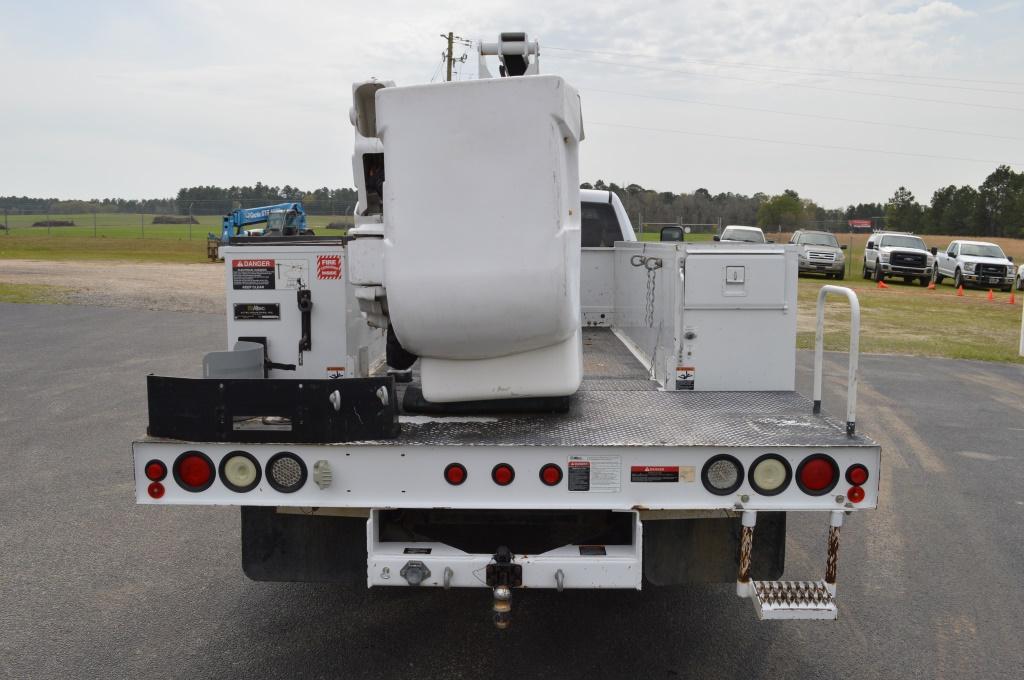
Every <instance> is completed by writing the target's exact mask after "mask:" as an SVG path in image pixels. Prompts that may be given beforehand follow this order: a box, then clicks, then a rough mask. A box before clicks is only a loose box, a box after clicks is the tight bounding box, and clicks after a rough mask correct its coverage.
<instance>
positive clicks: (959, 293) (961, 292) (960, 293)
mask: <svg viewBox="0 0 1024 680" xmlns="http://www.w3.org/2000/svg"><path fill="white" fill-rule="evenodd" d="M956 296H957V297H963V296H964V287H963V286H960V287H959V288H957V289H956Z"/></svg>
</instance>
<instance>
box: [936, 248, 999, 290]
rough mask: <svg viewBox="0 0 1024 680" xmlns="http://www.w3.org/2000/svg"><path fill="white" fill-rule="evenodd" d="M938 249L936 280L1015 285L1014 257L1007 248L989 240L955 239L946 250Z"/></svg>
mask: <svg viewBox="0 0 1024 680" xmlns="http://www.w3.org/2000/svg"><path fill="white" fill-rule="evenodd" d="M933 252H934V253H935V283H942V281H943V279H945V278H947V277H948V278H951V279H953V285H954V286H956V287H957V288H959V287H960V286H969V285H976V286H984V287H991V288H1001V289H1002V290H1003V292H1009V290H1010V289H1011V288H1012V287H1013V279H1014V275H1015V272H1014V266H1013V259H1012V258H1010V257H1007V256H1006V254H1005V253H1004V252H1003V249H1002V248H1000V247H999V246H997V245H996V244H995V243H988V242H987V241H953V242H952V243H950V244H949V247H947V248H946V251H945V252H938V251H937V250H935V249H933Z"/></svg>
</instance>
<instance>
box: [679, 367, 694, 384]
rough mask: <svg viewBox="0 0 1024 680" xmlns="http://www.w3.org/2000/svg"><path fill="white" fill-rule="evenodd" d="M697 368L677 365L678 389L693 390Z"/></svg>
mask: <svg viewBox="0 0 1024 680" xmlns="http://www.w3.org/2000/svg"><path fill="white" fill-rule="evenodd" d="M696 377H697V369H696V368H694V367H693V366H676V389H677V390H692V389H693V383H694V380H695V379H696Z"/></svg>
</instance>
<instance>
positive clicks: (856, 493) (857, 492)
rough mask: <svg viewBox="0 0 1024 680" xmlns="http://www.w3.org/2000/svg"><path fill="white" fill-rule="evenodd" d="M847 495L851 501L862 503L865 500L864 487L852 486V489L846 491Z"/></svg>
mask: <svg viewBox="0 0 1024 680" xmlns="http://www.w3.org/2000/svg"><path fill="white" fill-rule="evenodd" d="M846 497H847V498H849V499H850V502H851V503H860V502H861V501H862V500H864V489H862V488H861V487H859V486H851V487H850V490H849V491H847V492H846Z"/></svg>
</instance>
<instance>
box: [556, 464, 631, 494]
mask: <svg viewBox="0 0 1024 680" xmlns="http://www.w3.org/2000/svg"><path fill="white" fill-rule="evenodd" d="M568 467H569V491H593V492H595V493H602V492H604V493H617V492H618V491H619V490H620V489H621V487H622V459H621V457H619V456H569V462H568Z"/></svg>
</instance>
